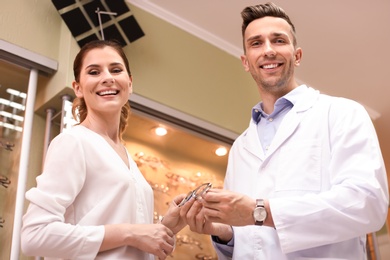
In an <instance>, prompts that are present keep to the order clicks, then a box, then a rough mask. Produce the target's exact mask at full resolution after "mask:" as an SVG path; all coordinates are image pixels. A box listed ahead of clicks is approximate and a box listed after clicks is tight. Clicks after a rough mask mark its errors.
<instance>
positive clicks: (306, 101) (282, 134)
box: [267, 88, 319, 157]
mask: <svg viewBox="0 0 390 260" xmlns="http://www.w3.org/2000/svg"><path fill="white" fill-rule="evenodd" d="M318 97H319V91H317V90H314V89H312V88H308V89H307V92H306V93H305V94H304V95H302V97H301V98H300V100H298V101H297V103H296V104H295V105H294V107H293V108H292V109H291V111H290V112H288V113H287V114H286V116H285V117H284V119H283V121H282V122H281V124H280V126H279V128H278V130H277V132H276V134H275V137H274V139H273V140H272V143H271V145H270V148H269V151H268V154H267V157H269V156H271V155H272V154H273V153H274V152H275V151H276V150H277V149H278V148H279V147H280V146H281V145H282V144H283V143H284V142H285V141H286V140H287V139H288V138H289V137H290V136H291V135H292V134H293V133H294V131H295V130H296V129H297V127H298V125H299V123H300V122H301V120H302V118H303V116H304V115H305V112H306V111H307V110H308V109H310V108H311V107H312V106H313V105H314V103H315V102H316V100H317V99H318Z"/></svg>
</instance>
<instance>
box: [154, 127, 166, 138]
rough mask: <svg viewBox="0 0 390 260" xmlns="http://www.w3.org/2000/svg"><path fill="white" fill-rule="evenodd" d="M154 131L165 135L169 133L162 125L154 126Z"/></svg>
mask: <svg viewBox="0 0 390 260" xmlns="http://www.w3.org/2000/svg"><path fill="white" fill-rule="evenodd" d="M154 133H155V134H156V135H158V136H164V135H166V134H167V133H168V131H167V129H165V128H164V127H162V126H159V127H156V128H154Z"/></svg>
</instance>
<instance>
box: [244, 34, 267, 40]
mask: <svg viewBox="0 0 390 260" xmlns="http://www.w3.org/2000/svg"><path fill="white" fill-rule="evenodd" d="M261 38H263V36H262V35H261V34H258V35H254V36H252V37H249V38H248V39H247V40H246V41H247V42H250V41H254V40H259V39H261Z"/></svg>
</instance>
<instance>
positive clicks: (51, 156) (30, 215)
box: [21, 134, 104, 259]
mask: <svg viewBox="0 0 390 260" xmlns="http://www.w3.org/2000/svg"><path fill="white" fill-rule="evenodd" d="M85 176H86V165H85V154H84V151H83V147H82V145H81V142H80V140H78V139H77V138H76V137H75V136H72V135H70V134H60V135H59V136H57V137H56V138H54V139H53V141H52V142H51V144H50V147H49V149H48V152H47V156H46V160H45V165H44V170H43V173H42V174H41V175H40V176H38V177H37V187H35V188H32V189H31V190H29V191H28V192H27V193H26V199H27V200H29V201H30V205H29V207H28V209H27V212H26V214H25V215H24V217H23V227H22V233H21V245H22V251H23V252H24V253H25V254H27V255H35V256H45V257H60V258H65V259H76V258H77V259H94V258H95V257H96V255H97V253H98V251H99V248H100V245H101V243H102V241H103V238H104V226H81V225H77V224H70V223H65V222H64V221H65V217H64V216H65V212H66V210H67V208H68V207H71V206H72V203H73V202H74V200H75V198H76V197H77V195H78V193H79V192H80V190H81V189H82V187H83V184H84V181H85Z"/></svg>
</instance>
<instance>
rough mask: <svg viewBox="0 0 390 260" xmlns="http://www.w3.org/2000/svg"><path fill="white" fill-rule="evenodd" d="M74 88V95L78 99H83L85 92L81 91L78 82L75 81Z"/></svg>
mask: <svg viewBox="0 0 390 260" xmlns="http://www.w3.org/2000/svg"><path fill="white" fill-rule="evenodd" d="M72 87H73V91H74V94H75V95H76V97H78V98H82V97H83V92H82V91H81V88H80V84H79V83H77V82H76V81H73V82H72Z"/></svg>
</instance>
